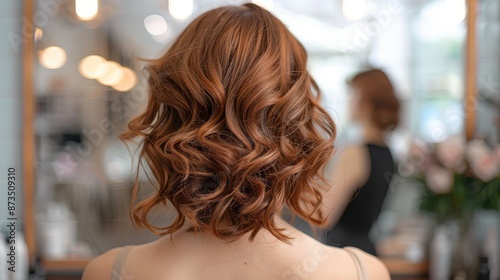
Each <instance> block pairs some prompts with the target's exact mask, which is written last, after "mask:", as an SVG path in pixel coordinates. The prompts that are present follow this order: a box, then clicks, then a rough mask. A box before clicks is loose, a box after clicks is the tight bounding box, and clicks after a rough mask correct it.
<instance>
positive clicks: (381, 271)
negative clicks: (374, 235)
mask: <svg viewBox="0 0 500 280" xmlns="http://www.w3.org/2000/svg"><path fill="white" fill-rule="evenodd" d="M349 250H350V251H351V252H353V253H355V254H356V256H357V257H358V258H359V260H360V262H361V265H362V266H363V269H364V270H365V275H366V276H367V277H368V280H390V279H391V276H390V274H389V270H388V269H387V267H386V266H385V264H384V263H383V262H382V261H381V260H380V259H378V258H376V257H375V256H372V255H370V254H368V253H366V252H364V251H362V250H360V249H357V248H354V247H349Z"/></svg>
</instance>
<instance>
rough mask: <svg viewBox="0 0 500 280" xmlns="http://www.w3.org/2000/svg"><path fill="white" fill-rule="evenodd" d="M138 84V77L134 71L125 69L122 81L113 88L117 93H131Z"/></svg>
mask: <svg viewBox="0 0 500 280" xmlns="http://www.w3.org/2000/svg"><path fill="white" fill-rule="evenodd" d="M136 83H137V76H136V75H135V73H134V71H132V70H131V69H130V68H127V67H123V76H122V78H121V80H120V81H119V82H118V83H117V84H115V85H113V86H112V87H113V88H114V89H115V90H117V91H122V92H125V91H129V90H131V89H132V88H133V87H134V86H135V85H136Z"/></svg>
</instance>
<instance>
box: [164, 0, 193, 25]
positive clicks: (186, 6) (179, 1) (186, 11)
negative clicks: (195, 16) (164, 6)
mask: <svg viewBox="0 0 500 280" xmlns="http://www.w3.org/2000/svg"><path fill="white" fill-rule="evenodd" d="M168 12H169V13H170V15H171V16H172V17H173V18H175V19H177V20H184V19H187V18H188V17H189V16H190V15H191V14H192V13H193V0H168Z"/></svg>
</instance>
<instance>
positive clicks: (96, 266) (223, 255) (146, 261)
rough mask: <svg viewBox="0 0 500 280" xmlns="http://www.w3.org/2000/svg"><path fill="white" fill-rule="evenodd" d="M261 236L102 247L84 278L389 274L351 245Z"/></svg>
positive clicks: (377, 276)
mask: <svg viewBox="0 0 500 280" xmlns="http://www.w3.org/2000/svg"><path fill="white" fill-rule="evenodd" d="M264 240H265V238H264V239H261V241H257V243H255V244H253V245H252V246H247V245H244V244H233V245H231V244H225V245H222V246H221V245H220V244H216V243H212V241H210V240H203V239H198V238H194V239H191V238H184V239H177V240H175V242H174V243H172V241H171V240H170V238H168V237H164V238H161V239H159V240H157V241H154V242H151V243H147V244H144V245H139V246H125V247H121V248H115V249H112V250H110V251H108V252H106V253H105V254H103V255H101V256H99V257H98V258H96V259H95V260H93V261H92V262H91V263H90V264H89V265H88V267H87V268H86V270H85V273H84V277H83V280H90V279H92V280H94V279H106V280H108V279H111V280H132V279H141V280H143V279H144V280H147V279H154V280H163V279H169V280H170V279H183V280H191V279H208V280H210V279H217V280H221V279H231V280H232V279H242V280H246V279H318V280H320V279H343V280H349V279H353V280H355V279H389V276H388V272H387V269H386V268H385V267H384V266H383V264H382V263H381V262H380V261H379V260H378V259H376V258H374V257H373V256H371V255H368V254H366V253H364V252H362V251H360V250H357V249H355V248H349V249H338V248H333V247H329V246H326V245H323V244H321V243H320V242H318V241H316V240H314V239H312V238H310V237H309V236H306V235H302V234H300V236H299V237H298V238H296V239H294V241H293V243H292V244H286V243H282V242H279V243H274V242H270V243H268V244H265V245H264V243H265V242H266V241H264ZM259 242H260V243H259ZM363 274H364V276H365V277H364V276H363Z"/></svg>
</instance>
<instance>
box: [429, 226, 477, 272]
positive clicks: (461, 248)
mask: <svg viewBox="0 0 500 280" xmlns="http://www.w3.org/2000/svg"><path fill="white" fill-rule="evenodd" d="M469 225H470V222H469V220H468V219H463V218H462V219H461V218H455V219H448V220H445V221H444V222H442V223H440V224H439V225H437V227H436V229H435V231H434V235H433V238H432V240H431V243H430V251H429V259H430V271H429V274H430V275H429V276H430V279H431V280H443V279H453V280H467V279H472V275H473V271H474V268H473V264H474V260H475V258H476V256H477V253H476V252H475V250H474V248H473V246H472V236H471V234H470V226H469Z"/></svg>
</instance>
